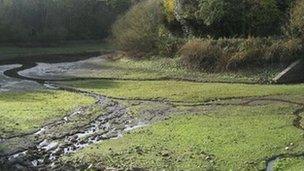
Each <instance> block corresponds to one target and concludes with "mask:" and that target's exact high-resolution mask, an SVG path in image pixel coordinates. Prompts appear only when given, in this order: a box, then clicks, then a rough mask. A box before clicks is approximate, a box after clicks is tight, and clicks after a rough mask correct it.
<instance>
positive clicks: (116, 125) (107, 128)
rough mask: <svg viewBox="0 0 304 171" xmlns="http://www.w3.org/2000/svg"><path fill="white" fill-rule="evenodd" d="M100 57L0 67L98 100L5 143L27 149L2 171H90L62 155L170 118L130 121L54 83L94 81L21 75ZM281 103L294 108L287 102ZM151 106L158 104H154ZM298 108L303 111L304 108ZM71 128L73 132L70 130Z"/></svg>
mask: <svg viewBox="0 0 304 171" xmlns="http://www.w3.org/2000/svg"><path fill="white" fill-rule="evenodd" d="M95 56H96V55H94V54H81V55H78V56H75V57H74V56H62V57H60V58H54V57H52V56H50V57H43V58H42V57H41V58H39V57H35V58H31V60H32V61H31V62H29V61H26V60H24V59H22V58H21V59H15V60H6V61H0V66H5V65H7V66H14V67H7V70H5V71H4V72H3V74H4V75H5V76H6V77H8V78H13V79H16V80H24V81H30V82H35V83H36V84H39V85H41V86H43V87H44V88H46V89H49V90H64V91H68V92H73V93H80V94H83V95H86V96H90V97H93V98H94V99H95V103H94V104H92V105H89V106H82V107H79V108H77V109H75V110H74V111H71V112H70V113H68V114H67V115H66V116H64V117H63V118H61V119H59V120H57V121H54V122H52V123H48V124H46V125H44V126H43V127H42V128H40V129H39V130H36V131H35V132H31V133H27V134H24V135H18V136H12V137H8V138H5V139H0V143H1V144H2V143H3V144H4V145H8V146H9V145H10V144H15V143H16V142H18V143H19V144H22V145H20V146H18V148H16V149H14V150H12V151H11V152H10V153H7V154H0V170H75V169H86V168H89V166H84V168H74V166H68V165H67V166H62V164H61V163H60V161H59V159H60V157H61V156H63V155H66V154H70V153H74V152H75V151H77V150H80V149H82V148H84V147H87V146H89V145H91V144H95V143H99V142H101V141H103V140H108V139H117V138H120V137H122V136H123V135H124V134H125V133H126V132H128V131H131V130H133V129H137V128H140V127H144V126H146V125H149V124H150V123H151V119H152V118H153V117H155V116H156V114H157V115H159V114H162V115H166V113H170V112H171V111H170V110H171V109H170V108H165V109H163V110H158V111H157V110H156V109H155V110H156V111H146V112H147V114H146V115H145V116H147V117H146V118H144V119H142V118H141V119H137V118H134V117H133V116H132V115H130V114H129V111H128V109H127V107H126V106H124V105H123V104H121V103H120V102H118V101H117V100H116V99H113V98H108V97H106V96H103V95H100V94H96V93H92V92H88V91H84V90H79V89H76V88H71V87H65V86H62V85H58V84H55V83H53V81H54V82H55V81H74V80H89V79H96V78H77V77H69V78H60V79H50V78H49V77H47V78H34V77H30V76H24V75H21V74H19V72H21V71H24V70H27V69H31V68H34V67H36V66H37V65H38V64H37V63H39V62H41V63H46V64H57V63H65V62H70V63H72V62H78V61H83V60H87V59H90V58H93V57H95ZM0 88H1V87H0ZM258 100H262V99H254V100H253V101H251V102H254V101H258ZM266 100H267V99H266ZM268 100H271V99H268ZM282 102H285V103H291V102H288V101H282ZM147 103H158V102H157V101H155V102H152V101H150V102H147ZM159 103H160V102H159ZM249 103H250V102H248V104H249ZM295 105H300V106H302V104H295ZM303 111H304V109H303V108H301V109H299V110H297V111H295V112H294V115H295V116H296V119H295V120H294V125H295V126H296V127H297V128H299V129H303V128H302V127H300V126H299V125H300V122H301V119H302V118H301V117H300V114H301V113H303ZM66 128H69V129H68V130H67V129H66ZM295 156H304V154H291V155H289V156H288V155H279V156H274V157H272V158H270V159H268V160H267V161H266V171H273V169H274V164H275V162H276V161H277V160H279V159H283V158H292V157H295Z"/></svg>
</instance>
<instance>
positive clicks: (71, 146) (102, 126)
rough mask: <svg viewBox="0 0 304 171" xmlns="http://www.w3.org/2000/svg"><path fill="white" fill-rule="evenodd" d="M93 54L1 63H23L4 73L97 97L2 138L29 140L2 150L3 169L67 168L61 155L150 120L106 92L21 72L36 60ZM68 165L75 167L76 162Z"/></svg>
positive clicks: (0, 167)
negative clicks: (7, 151) (25, 131)
mask: <svg viewBox="0 0 304 171" xmlns="http://www.w3.org/2000/svg"><path fill="white" fill-rule="evenodd" d="M91 57H92V55H91V54H89V55H82V56H78V57H75V58H72V57H62V58H59V59H58V60H57V59H56V60H54V59H53V58H52V57H50V58H36V59H32V60H33V61H32V62H28V61H24V60H18V59H17V60H12V61H9V60H7V61H2V62H1V63H0V66H1V65H15V64H20V65H21V66H19V67H15V68H13V69H8V70H6V71H5V72H4V75H5V76H7V77H9V78H14V79H20V80H27V81H34V82H37V83H39V84H41V85H43V86H44V87H45V88H46V89H51V90H65V91H69V92H73V93H81V94H84V95H87V96H91V97H93V98H95V99H96V102H95V104H92V105H91V106H84V107H80V108H78V109H76V110H74V111H72V112H71V113H69V114H68V115H66V116H65V117H64V118H62V119H61V120H57V121H55V122H53V123H50V124H48V125H45V126H44V127H42V128H40V129H39V130H37V131H36V132H33V133H29V134H24V135H20V136H13V137H10V138H7V139H3V140H1V139H0V143H1V144H2V143H3V144H6V145H9V144H11V143H14V142H18V141H20V140H22V141H29V142H27V143H26V144H25V145H24V146H23V147H22V148H18V149H16V150H15V151H13V152H11V153H10V154H0V170H48V169H52V170H53V169H58V170H65V169H66V168H62V167H67V166H61V164H60V163H59V162H58V159H59V158H60V157H61V156H62V155H65V154H69V153H73V152H75V151H77V150H79V149H82V148H84V147H86V146H88V145H90V144H95V143H98V142H101V141H103V140H107V139H117V138H120V137H122V136H123V134H124V133H125V132H128V131H131V130H133V129H136V128H140V127H143V126H146V125H147V124H148V122H147V121H142V120H138V119H135V118H133V117H132V115H130V114H129V113H128V110H127V108H126V107H125V106H124V105H122V104H120V103H119V102H117V101H114V100H112V99H109V98H107V97H105V96H102V95H99V94H95V93H91V92H86V91H82V90H78V89H74V88H69V87H63V86H59V85H56V84H51V83H50V82H49V81H46V80H43V79H36V78H29V77H26V76H22V75H19V73H18V72H20V71H23V70H26V69H30V68H33V67H35V66H37V62H46V63H62V62H76V61H80V60H85V59H89V58H91ZM83 120H85V121H86V122H84V121H83ZM65 127H69V128H71V129H70V130H69V131H60V130H66V129H65ZM69 167H71V168H72V167H73V166H69ZM74 169H75V168H74ZM72 170H73V169H72Z"/></svg>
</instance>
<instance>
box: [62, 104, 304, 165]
mask: <svg viewBox="0 0 304 171" xmlns="http://www.w3.org/2000/svg"><path fill="white" fill-rule="evenodd" d="M293 107H294V106H292V105H283V104H277V105H265V106H252V107H249V106H247V107H240V106H237V107H235V106H229V107H224V108H223V107H220V108H217V109H215V110H214V111H212V112H209V113H208V114H201V113H191V114H190V113H185V114H184V115H178V116H175V117H173V118H171V119H170V120H167V121H163V122H160V123H157V124H155V125H152V126H149V127H147V128H144V129H141V130H138V131H134V132H132V133H130V134H128V135H126V136H124V137H123V138H121V139H118V140H109V141H106V142H104V143H100V144H98V145H94V146H92V147H90V148H86V149H83V150H81V151H79V152H78V153H76V154H74V155H72V157H64V158H63V160H64V161H65V162H67V161H73V162H75V163H91V162H93V163H94V164H97V163H98V162H101V163H102V164H105V165H107V166H111V167H116V168H123V169H131V168H147V169H151V168H155V169H164V168H165V169H173V170H176V169H186V170H188V169H194V170H195V169H203V170H205V169H211V170H229V169H233V170H241V169H245V170H250V169H263V168H264V167H265V161H264V159H266V158H268V157H271V156H272V155H275V154H281V153H290V152H294V151H298V150H299V149H297V148H296V146H301V144H302V143H303V141H304V137H303V135H302V131H301V130H299V129H297V128H295V127H294V126H293V125H292V121H293V119H294V116H293V115H292V112H293ZM291 142H292V143H294V148H292V149H291V150H289V151H287V150H285V147H286V146H288V144H290V143H291Z"/></svg>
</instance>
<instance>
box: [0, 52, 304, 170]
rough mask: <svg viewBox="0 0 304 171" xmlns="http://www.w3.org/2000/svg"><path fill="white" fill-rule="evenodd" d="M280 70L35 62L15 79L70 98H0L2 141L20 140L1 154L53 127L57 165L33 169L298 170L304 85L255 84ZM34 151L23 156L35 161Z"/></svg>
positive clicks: (39, 94) (303, 148) (49, 135)
mask: <svg viewBox="0 0 304 171" xmlns="http://www.w3.org/2000/svg"><path fill="white" fill-rule="evenodd" d="M64 66H66V67H67V66H68V67H70V68H68V69H66V68H65V67H64ZM62 68H64V69H62ZM279 69H280V68H279V67H278V68H274V69H269V68H268V69H267V68H265V69H260V70H256V72H253V71H248V72H244V71H237V72H231V73H205V72H203V71H189V70H186V69H183V68H181V66H180V65H179V64H178V62H177V59H161V58H157V59H149V60H137V61H135V60H129V59H119V60H114V61H113V60H105V59H104V57H97V58H94V59H88V60H85V61H81V62H78V63H77V62H75V63H69V65H67V64H66V63H63V64H43V65H42V64H40V65H38V66H37V67H34V68H30V69H29V70H28V71H27V72H22V73H23V74H24V75H25V76H27V77H31V76H33V77H36V75H39V76H37V77H36V78H41V79H44V80H47V79H48V78H50V74H51V75H52V77H51V78H52V80H49V82H50V83H52V84H54V85H56V86H57V87H61V88H62V89H65V90H68V92H67V91H62V90H45V91H43V90H39V91H26V92H22V91H21V92H5V93H4V92H1V94H0V102H1V103H0V108H1V111H0V117H1V126H0V129H1V134H0V135H1V138H3V139H6V138H8V137H11V136H17V137H16V138H13V139H8V140H4V142H5V146H3V145H2V147H1V145H0V151H1V148H2V149H4V151H5V152H8V151H10V150H11V149H13V148H15V147H18V148H20V147H22V148H27V147H25V146H21V145H20V144H18V141H19V140H22V141H20V142H24V141H27V139H30V140H31V141H32V142H33V143H36V142H40V141H41V140H40V139H39V138H38V139H35V138H36V136H34V135H29V137H25V138H20V137H18V135H22V134H27V133H30V132H32V131H37V130H39V129H40V128H43V129H44V128H45V127H44V126H45V125H46V124H47V123H53V124H51V126H50V127H49V128H47V129H46V130H47V131H45V132H43V133H41V136H42V137H44V139H42V140H46V141H47V142H48V143H49V144H51V145H52V144H57V146H56V147H54V149H53V152H54V153H56V155H55V154H54V155H55V158H54V161H55V162H54V163H55V164H54V163H53V165H52V164H50V162H49V161H47V162H42V163H40V164H45V165H47V166H49V165H48V164H50V166H56V168H51V169H58V167H59V168H60V169H72V170H73V169H84V170H85V169H91V170H99V169H101V170H103V169H123V170H129V169H131V170H133V169H134V170H136V169H147V170H162V169H165V170H265V169H266V168H267V169H271V170H301V168H302V166H303V161H304V160H303V156H304V155H302V154H303V152H304V145H303V144H304V127H303V125H304V124H303V123H304V120H303V115H304V85H303V84H293V85H274V84H260V83H271V78H272V77H273V75H275V74H276V73H277V72H278V71H279ZM37 71H39V74H36V75H35V73H38V72H37ZM61 71H62V72H61ZM28 73H30V74H28ZM56 78H58V81H54V80H56ZM64 78H69V79H66V80H65V79H64ZM59 80H61V81H59ZM85 94H86V95H91V96H92V95H93V96H94V97H96V98H97V99H96V98H95V100H94V99H92V98H91V97H88V96H86V95H85ZM96 100H97V102H96ZM80 106H86V107H85V108H80V110H76V113H78V114H76V115H75V116H74V115H69V111H72V110H73V109H75V108H79V107H80ZM65 116H68V117H67V119H66V120H62V118H63V117H65ZM2 118H4V119H2ZM60 118H61V120H60V121H59V122H58V123H55V124H54V122H52V121H54V120H58V119H60ZM139 127H143V128H139ZM79 134H85V137H86V136H88V138H83V137H78V136H80V135H79ZM50 140H53V141H54V142H52V141H50ZM43 142H44V141H43ZM73 142H74V143H73ZM10 143H11V144H12V145H10ZM60 143H63V144H60ZM81 143H84V144H81ZM8 145H10V148H9V149H7V148H6V147H7V146H8ZM37 148H38V149H40V150H42V152H45V153H43V154H42V155H43V157H48V155H49V154H52V155H53V152H52V150H51V151H43V150H45V149H44V148H43V147H40V146H39V145H38V146H37ZM66 148H71V149H72V151H73V152H72V153H64V152H62V151H65V150H66ZM29 151H30V150H29ZM33 151H34V152H32V151H31V152H30V153H29V154H28V155H30V154H32V153H33V154H34V156H35V157H37V153H36V152H35V149H34V150H33ZM58 151H59V152H58ZM40 152H41V151H40ZM38 154H39V152H38ZM53 157H54V156H53ZM31 158H33V156H31ZM40 160H41V159H40ZM274 160H275V161H274ZM37 161H39V159H38V160H37ZM272 162H274V165H273V166H272V165H271V164H270V163H272ZM0 165H1V163H0ZM38 165H39V164H38ZM39 166H40V167H41V165H39ZM0 169H1V167H0Z"/></svg>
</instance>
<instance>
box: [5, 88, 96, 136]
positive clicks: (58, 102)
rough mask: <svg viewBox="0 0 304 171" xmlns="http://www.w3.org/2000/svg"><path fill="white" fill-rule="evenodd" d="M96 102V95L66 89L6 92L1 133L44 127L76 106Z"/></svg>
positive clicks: (16, 132)
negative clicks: (90, 95) (66, 90)
mask: <svg viewBox="0 0 304 171" xmlns="http://www.w3.org/2000/svg"><path fill="white" fill-rule="evenodd" d="M93 102H94V99H93V98H90V97H87V96H84V95H78V94H75V93H69V92H65V91H35V92H34V91H32V92H17V93H15V92H5V93H4V92H2V93H0V108H1V110H0V118H1V121H0V130H1V131H0V137H1V138H6V137H11V136H13V135H20V134H22V133H28V132H31V131H33V130H37V129H40V128H41V127H42V126H43V125H44V124H46V123H49V122H51V121H52V120H54V119H59V118H63V117H64V116H65V115H66V114H67V113H68V112H69V111H71V110H72V109H75V108H77V107H79V106H85V105H88V104H92V103H93Z"/></svg>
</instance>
